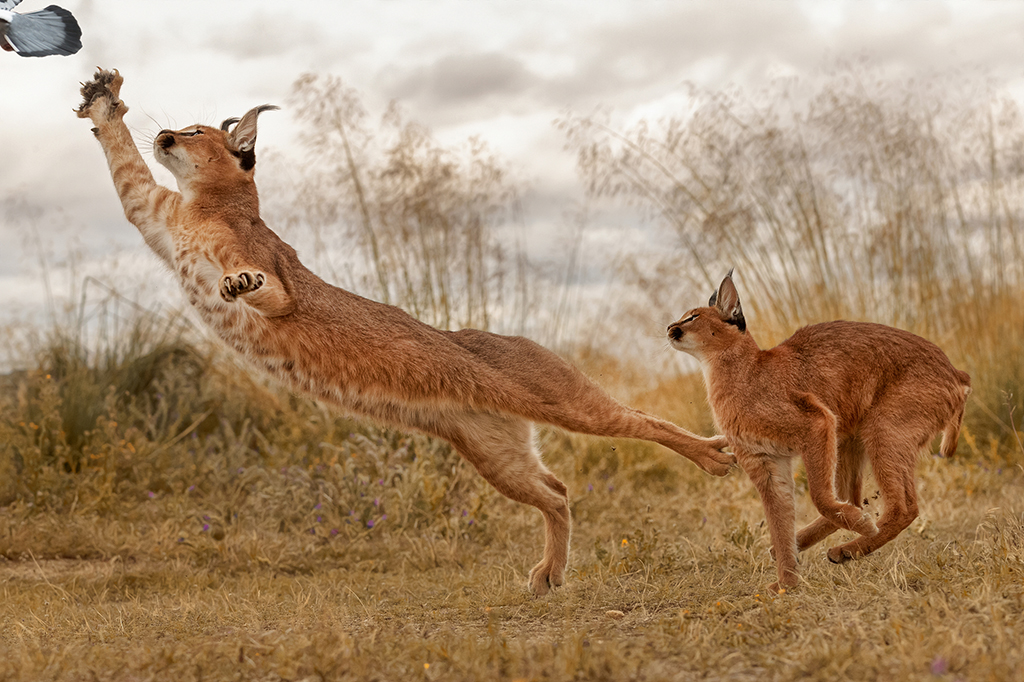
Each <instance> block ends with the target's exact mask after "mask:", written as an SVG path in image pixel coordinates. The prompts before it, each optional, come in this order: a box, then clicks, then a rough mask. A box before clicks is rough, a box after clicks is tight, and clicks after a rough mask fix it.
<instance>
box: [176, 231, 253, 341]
mask: <svg viewBox="0 0 1024 682" xmlns="http://www.w3.org/2000/svg"><path fill="white" fill-rule="evenodd" d="M237 260H238V256H237V253H236V252H235V250H234V249H232V247H231V244H230V242H226V241H225V240H219V241H218V240H213V239H209V238H205V239H204V238H196V237H194V236H192V235H190V234H187V233H186V234H182V235H179V236H178V238H177V239H175V249H174V263H173V267H174V269H175V271H176V273H177V276H178V281H179V283H180V284H181V288H182V291H183V292H184V293H185V296H186V298H187V299H188V302H189V304H190V305H191V306H192V307H193V308H194V309H195V310H196V312H197V313H199V316H200V317H201V318H202V320H203V322H205V323H206V324H207V325H209V326H210V328H211V329H213V331H214V332H216V333H217V335H218V336H220V337H221V338H222V339H224V340H225V341H227V342H228V343H229V344H230V345H232V346H233V347H235V349H236V350H239V351H241V352H242V353H244V354H247V355H248V354H250V353H251V351H252V344H253V342H254V341H255V340H256V339H257V338H258V337H259V336H260V335H261V334H260V332H261V331H264V329H263V328H264V327H265V326H266V320H265V318H264V317H263V316H262V315H260V314H259V312H258V311H256V310H255V309H253V308H252V307H251V306H249V305H247V304H245V303H244V302H242V301H237V300H236V301H230V302H229V301H226V300H225V299H224V298H223V297H222V296H221V281H222V280H223V278H224V275H225V273H226V272H228V271H231V270H232V269H233V268H234V266H236V261H237Z"/></svg>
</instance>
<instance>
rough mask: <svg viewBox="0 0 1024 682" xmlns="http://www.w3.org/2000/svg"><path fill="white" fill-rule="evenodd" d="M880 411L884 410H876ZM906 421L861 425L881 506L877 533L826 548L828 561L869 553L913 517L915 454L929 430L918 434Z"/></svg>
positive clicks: (915, 492) (914, 514)
mask: <svg viewBox="0 0 1024 682" xmlns="http://www.w3.org/2000/svg"><path fill="white" fill-rule="evenodd" d="M878 412H879V413H882V414H884V413H885V411H884V410H878ZM923 431H924V429H915V428H913V425H912V424H911V423H908V421H903V420H900V421H896V420H894V421H893V422H891V423H889V424H882V425H872V426H871V427H867V428H865V429H864V432H865V436H864V444H865V449H866V451H867V456H868V458H869V459H870V461H871V468H872V470H873V471H874V473H875V480H876V482H877V483H878V488H879V490H880V491H881V493H882V499H883V501H884V502H885V509H884V510H883V512H882V516H881V517H880V518H879V519H878V533H877V534H875V535H873V536H870V537H859V538H857V539H855V540H853V541H851V542H847V543H846V544H843V545H837V546H836V547H832V548H831V549H829V550H828V558H829V561H832V562H834V563H842V562H844V561H848V560H849V559H856V558H859V557H862V556H865V555H867V554H871V553H872V552H874V551H875V550H876V549H878V548H879V547H881V546H882V545H884V544H885V543H887V542H889V541H890V540H892V539H893V538H894V537H896V536H897V535H899V534H900V533H901V532H903V530H904V529H905V528H907V526H909V525H910V524H911V523H913V521H914V519H916V518H917V486H916V484H915V481H914V468H915V466H916V464H917V454H918V453H919V452H920V451H921V449H922V448H923V447H924V445H925V444H926V443H927V441H928V440H929V439H930V438H931V435H932V434H928V435H919V434H921V433H923Z"/></svg>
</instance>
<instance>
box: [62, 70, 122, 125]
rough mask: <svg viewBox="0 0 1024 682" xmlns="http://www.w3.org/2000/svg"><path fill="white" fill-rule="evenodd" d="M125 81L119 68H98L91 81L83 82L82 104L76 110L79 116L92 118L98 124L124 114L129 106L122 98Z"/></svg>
mask: <svg viewBox="0 0 1024 682" xmlns="http://www.w3.org/2000/svg"><path fill="white" fill-rule="evenodd" d="M123 82H124V78H122V77H121V74H119V73H118V72H117V69H114V70H113V71H105V70H103V69H97V71H96V75H94V76H93V77H92V80H91V81H88V82H86V83H82V104H81V105H79V107H78V109H76V110H75V112H76V113H77V114H78V117H79V118H91V119H92V120H93V123H97V124H98V123H102V122H103V121H107V120H109V119H111V118H114V117H115V116H117V115H121V116H124V113H125V112H126V111H128V107H126V106H125V104H124V102H122V101H121V99H120V93H121V83H123Z"/></svg>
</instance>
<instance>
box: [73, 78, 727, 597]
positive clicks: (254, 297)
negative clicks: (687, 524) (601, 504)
mask: <svg viewBox="0 0 1024 682" xmlns="http://www.w3.org/2000/svg"><path fill="white" fill-rule="evenodd" d="M121 84H122V78H121V76H120V75H119V74H118V73H117V71H103V70H100V71H98V72H97V73H96V76H95V77H94V79H93V80H92V81H90V82H89V83H86V84H84V85H83V86H82V95H83V98H84V101H83V103H82V105H81V107H80V108H79V109H78V115H79V116H80V117H82V118H90V119H92V122H93V124H94V125H95V126H96V127H95V128H94V129H93V131H94V133H95V134H96V137H97V138H98V139H99V141H100V144H101V145H102V146H103V151H104V152H105V154H106V157H107V162H108V164H109V166H110V172H111V175H112V177H113V180H114V185H115V187H116V189H117V192H118V195H119V196H120V198H121V202H122V204H123V206H124V211H125V215H126V216H127V218H128V220H129V221H131V222H132V223H133V224H134V225H135V226H136V227H138V229H139V231H140V232H141V233H142V237H143V239H145V241H146V243H147V244H148V245H149V246H150V247H151V248H152V249H153V251H154V252H155V253H156V254H157V255H158V256H159V257H160V258H161V259H162V260H163V261H164V262H165V263H166V264H167V265H168V266H169V267H170V268H171V269H172V270H173V271H174V273H175V274H176V275H177V278H178V280H179V282H180V284H181V286H182V288H183V289H184V292H185V294H186V296H187V297H188V300H189V302H190V303H191V304H192V305H193V306H194V307H195V309H196V310H197V311H198V313H199V315H200V316H201V317H202V318H203V320H204V321H205V322H206V323H207V324H208V325H209V326H210V327H211V328H212V329H213V330H214V331H215V332H216V333H217V334H218V335H219V336H220V337H221V338H222V339H223V340H224V341H226V342H227V343H228V344H229V345H230V346H232V347H233V348H235V349H236V350H237V351H239V352H240V353H241V354H242V355H244V356H246V357H247V358H248V359H249V360H251V361H252V362H253V363H255V364H256V365H257V366H258V367H260V368H262V369H264V370H266V371H267V372H269V373H270V374H272V375H274V376H276V377H278V378H279V379H281V380H283V381H284V382H286V383H287V384H288V385H290V386H292V387H294V388H296V389H298V390H301V391H304V392H306V393H309V394H310V395H312V396H314V397H316V398H318V399H321V400H324V401H327V402H330V403H334V404H335V405H338V406H340V407H342V408H344V409H345V410H348V411H350V412H353V413H357V414H361V415H365V416H368V417H371V418H373V419H376V420H379V421H382V422H386V423H389V424H394V425H398V426H403V427H407V428H412V429H417V430H419V431H423V432H425V433H428V434H431V435H434V436H437V437H440V438H443V439H445V440H447V441H449V442H450V443H452V445H454V447H455V448H456V449H457V450H458V452H459V453H460V454H461V455H462V456H463V457H465V458H466V459H467V460H468V461H469V462H471V463H472V464H473V466H474V467H475V468H476V469H477V471H479V472H480V474H481V475H483V476H484V478H486V479H487V480H488V481H489V482H490V483H491V484H492V485H493V486H494V487H495V488H496V489H497V490H499V491H500V492H501V493H502V494H504V495H506V496H508V497H510V498H512V499H513V500H517V501H519V502H523V503H526V504H530V505H533V506H534V507H536V508H537V509H539V510H540V511H541V513H542V514H543V515H544V519H545V525H546V541H545V545H544V557H543V559H542V560H541V562H540V563H538V564H537V565H536V566H535V567H534V568H533V570H532V571H531V573H530V587H531V589H532V590H533V591H534V592H535V593H537V594H543V593H545V592H547V591H548V590H549V588H550V587H552V586H556V585H560V584H561V583H562V581H563V578H564V572H565V566H566V561H567V558H568V549H569V530H570V519H569V504H568V499H567V496H566V488H565V486H564V485H563V484H562V483H561V481H559V480H558V479H557V478H555V476H554V475H553V474H552V473H551V472H550V471H549V470H548V469H547V468H546V467H545V466H544V465H543V463H542V462H541V460H540V457H539V456H538V454H537V452H536V450H535V449H534V444H533V435H532V425H531V422H544V423H548V424H554V425H556V426H559V427H562V428H565V429H568V430H571V431H578V432H582V433H589V434H595V435H599V436H610V437H624V438H640V439H645V440H651V441H654V442H656V443H660V444H662V445H664V446H667V447H669V448H671V449H672V450H674V451H676V452H677V453H679V454H681V455H683V456H684V457H687V458H689V459H690V460H692V461H693V462H694V463H696V464H697V465H698V466H699V467H701V468H702V469H704V470H705V471H708V472H710V473H712V474H715V475H724V474H725V473H727V471H728V470H729V468H730V465H731V464H732V463H733V462H734V461H735V459H734V458H733V457H732V455H729V454H727V453H723V452H721V449H722V448H723V447H724V446H725V439H724V438H721V437H716V438H700V437H698V436H695V435H693V434H692V433H690V432H688V431H685V430H683V429H681V428H679V427H678V426H675V425H674V424H671V423H669V422H666V421H663V420H661V419H657V418H655V417H652V416H650V415H647V414H644V413H642V412H639V411H637V410H633V409H630V408H628V407H625V406H623V405H621V404H619V403H618V402H616V401H615V400H613V399H612V398H610V397H609V396H608V395H607V394H606V393H605V392H604V391H602V390H601V389H600V388H599V387H598V386H597V385H595V384H594V383H593V382H591V381H590V380H589V379H587V378H586V377H585V376H584V375H583V374H582V373H580V372H579V371H578V370H577V369H575V368H574V367H572V366H571V365H570V364H568V363H567V362H565V361H564V360H562V359H560V358H559V357H558V356H557V355H555V354H554V353H552V352H550V351H548V350H545V349H544V348H542V347H541V346H539V345H537V344H535V343H533V342H532V341H529V340H527V339H524V338H520V337H510V336H498V335H496V334H490V333H487V332H482V331H477V330H472V329H465V330H462V331H457V332H447V331H440V330H437V329H435V328H433V327H430V326H428V325H426V324H423V323H421V322H419V321H417V320H415V319H413V318H412V317H410V316H409V315H407V314H406V313H405V312H403V311H401V310H399V309H398V308H395V307H392V306H389V305H383V304H380V303H376V302H374V301H370V300H367V299H365V298H362V297H360V296H357V295H355V294H352V293H349V292H347V291H344V290H342V289H339V288H337V287H334V286H332V285H330V284H327V283H326V282H324V281H323V280H321V279H320V278H319V277H317V276H316V275H314V274H313V273H312V272H310V271H309V270H308V269H306V268H305V267H304V266H303V265H302V263H300V262H299V260H298V258H297V257H296V254H295V250H294V249H292V247H290V246H289V245H288V244H286V243H284V242H283V241H281V239H279V238H278V237H277V235H276V234H274V233H273V232H272V231H271V230H270V229H269V228H267V226H266V225H265V224H264V223H263V221H262V220H261V219H260V214H259V199H258V197H257V194H256V185H255V184H254V182H253V166H254V164H255V152H254V145H255V140H256V119H257V116H258V115H259V113H260V112H261V111H263V110H266V109H267V107H257V108H256V109H253V110H251V111H249V112H248V113H246V114H245V116H243V117H242V118H241V119H240V120H237V122H236V119H229V120H228V121H225V123H224V124H223V125H222V126H221V129H218V128H212V127H208V126H202V125H197V126H190V127H189V128H185V129H183V130H179V131H170V130H163V131H161V132H160V133H159V134H158V135H157V136H156V139H155V140H154V144H153V152H154V155H155V156H156V159H157V161H159V162H160V163H161V164H163V165H164V166H165V167H167V168H168V169H169V170H170V171H171V172H172V173H173V174H174V176H175V179H176V180H177V182H178V188H179V190H180V193H179V192H173V191H171V190H169V189H166V188H164V187H161V186H159V185H157V184H156V183H155V182H154V180H153V176H152V174H151V173H150V171H149V168H148V167H147V166H146V164H145V162H144V161H143V160H142V157H141V156H140V155H139V152H138V150H137V149H136V147H135V144H134V142H133V141H132V138H131V135H130V134H129V132H128V129H127V127H126V126H125V125H124V122H123V117H124V114H125V112H126V111H127V107H126V106H125V105H124V103H123V102H122V101H120V99H119V93H120V88H121ZM232 124H234V127H233V128H232Z"/></svg>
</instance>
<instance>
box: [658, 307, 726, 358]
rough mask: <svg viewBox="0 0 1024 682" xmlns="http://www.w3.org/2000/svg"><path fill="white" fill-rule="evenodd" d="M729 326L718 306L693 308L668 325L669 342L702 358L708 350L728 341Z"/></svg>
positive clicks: (685, 351)
mask: <svg viewBox="0 0 1024 682" xmlns="http://www.w3.org/2000/svg"><path fill="white" fill-rule="evenodd" d="M728 327H729V325H727V324H725V323H724V322H722V314H721V312H720V311H719V310H718V309H717V308H709V307H704V308H693V309H692V310H688V311H686V312H685V313H683V316H682V317H681V318H679V320H678V321H677V322H673V323H672V324H670V325H669V326H668V342H669V344H671V346H672V347H673V348H675V349H676V350H680V351H683V352H684V353H689V354H690V355H692V356H694V357H695V358H697V359H698V360H700V359H701V358H703V356H704V354H705V352H706V351H707V350H711V349H715V348H717V347H718V346H722V345H724V344H725V343H728V339H726V338H725V337H726V336H728V335H729V332H730V330H729V329H728Z"/></svg>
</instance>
